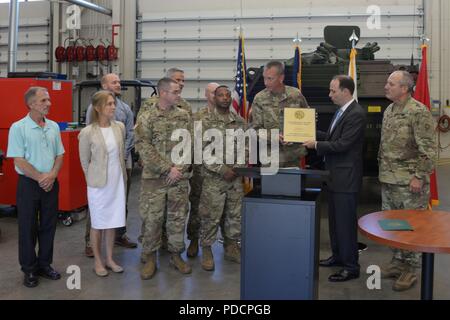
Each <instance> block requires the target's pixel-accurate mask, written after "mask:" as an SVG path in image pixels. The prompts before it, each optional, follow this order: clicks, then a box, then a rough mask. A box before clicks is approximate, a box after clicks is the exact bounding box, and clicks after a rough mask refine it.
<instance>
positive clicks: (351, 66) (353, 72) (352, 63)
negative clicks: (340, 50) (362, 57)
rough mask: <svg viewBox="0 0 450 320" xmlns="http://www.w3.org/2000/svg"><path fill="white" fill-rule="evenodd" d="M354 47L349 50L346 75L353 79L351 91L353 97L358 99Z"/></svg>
mask: <svg viewBox="0 0 450 320" xmlns="http://www.w3.org/2000/svg"><path fill="white" fill-rule="evenodd" d="M356 55H357V53H356V49H355V48H352V50H351V51H350V63H349V65H348V76H349V77H351V78H352V79H353V82H354V83H355V91H354V92H353V98H354V99H355V100H356V101H358V90H357V87H358V76H357V74H356Z"/></svg>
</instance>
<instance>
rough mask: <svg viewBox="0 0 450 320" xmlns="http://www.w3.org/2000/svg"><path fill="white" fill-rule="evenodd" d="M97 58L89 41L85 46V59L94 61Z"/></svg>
mask: <svg viewBox="0 0 450 320" xmlns="http://www.w3.org/2000/svg"><path fill="white" fill-rule="evenodd" d="M96 58H97V54H96V51H95V47H94V46H93V45H92V44H91V43H90V42H89V45H88V46H87V47H86V60H87V61H94V60H95V59H96Z"/></svg>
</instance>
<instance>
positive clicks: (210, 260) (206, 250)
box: [202, 246, 214, 271]
mask: <svg viewBox="0 0 450 320" xmlns="http://www.w3.org/2000/svg"><path fill="white" fill-rule="evenodd" d="M202 268H203V270H206V271H213V270H214V256H213V253H212V250H211V247H210V246H207V247H202Z"/></svg>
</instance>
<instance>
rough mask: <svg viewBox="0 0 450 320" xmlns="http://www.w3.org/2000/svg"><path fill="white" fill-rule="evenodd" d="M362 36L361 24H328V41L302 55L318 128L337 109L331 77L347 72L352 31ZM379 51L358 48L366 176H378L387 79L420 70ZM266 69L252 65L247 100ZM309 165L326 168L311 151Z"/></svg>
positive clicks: (288, 77) (373, 46)
mask: <svg viewBox="0 0 450 320" xmlns="http://www.w3.org/2000/svg"><path fill="white" fill-rule="evenodd" d="M353 32H355V33H356V35H357V37H358V38H359V37H360V29H359V27H358V26H327V27H325V29H324V40H325V42H322V43H320V45H319V46H318V47H317V50H316V51H314V52H311V53H304V54H302V93H303V95H304V96H305V98H306V99H307V100H308V103H309V105H310V106H311V107H313V108H315V109H316V110H317V128H318V129H319V130H322V131H326V130H327V129H328V127H329V125H330V122H331V119H332V118H333V115H334V113H335V111H336V109H337V106H335V105H334V104H333V102H332V101H331V99H330V98H329V97H328V94H329V84H330V81H331V79H332V78H333V77H334V76H335V75H338V74H348V65H349V55H350V50H351V47H352V44H351V42H350V41H349V38H350V36H351V35H352V33H353ZM379 50H380V47H379V46H378V44H377V43H376V42H375V43H367V44H366V45H365V46H364V47H362V48H359V49H358V48H357V52H358V54H357V63H356V65H357V77H358V82H357V90H358V101H359V103H360V104H361V106H362V107H363V108H365V110H366V111H367V120H368V122H367V128H366V131H365V144H364V175H365V176H377V175H378V163H377V154H378V146H379V142H380V135H381V122H382V118H383V112H384V110H385V109H386V108H387V106H388V105H389V104H390V103H391V102H390V101H389V100H388V99H386V98H385V94H384V86H385V84H386V80H387V78H388V77H389V74H391V73H392V72H393V71H395V70H407V71H409V72H412V73H416V74H417V72H418V66H417V65H412V64H411V65H408V66H405V65H393V64H392V63H391V61H389V60H376V59H375V53H376V52H377V51H379ZM293 60H294V59H293V58H292V59H290V60H288V61H286V62H285V66H286V68H285V84H286V85H292V83H293V80H292V79H293ZM263 69H264V67H263V66H262V67H260V68H249V69H248V70H247V75H248V83H249V85H248V90H247V92H248V100H249V102H250V103H251V102H252V101H253V98H254V97H255V95H256V94H257V93H258V92H259V91H261V90H263V89H264V88H265V87H264V79H263ZM307 164H308V165H309V166H310V167H311V168H312V169H321V168H323V163H322V159H321V158H319V157H317V156H316V155H315V152H310V153H309V155H308V157H307Z"/></svg>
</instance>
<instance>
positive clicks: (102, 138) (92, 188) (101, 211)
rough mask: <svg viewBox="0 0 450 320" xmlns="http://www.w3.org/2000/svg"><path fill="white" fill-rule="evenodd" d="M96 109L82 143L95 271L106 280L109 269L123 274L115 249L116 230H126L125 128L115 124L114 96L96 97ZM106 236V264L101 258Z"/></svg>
mask: <svg viewBox="0 0 450 320" xmlns="http://www.w3.org/2000/svg"><path fill="white" fill-rule="evenodd" d="M92 106H93V108H92V117H91V118H92V123H91V124H90V125H88V126H87V127H86V128H84V129H83V130H81V132H80V134H79V136H78V139H79V149H80V161H81V166H82V168H83V171H84V175H85V177H86V182H87V186H88V187H87V196H88V204H89V210H90V214H91V222H92V226H91V244H92V250H93V252H94V257H95V267H94V271H95V273H96V274H97V275H98V276H100V277H105V276H107V275H108V271H107V270H106V269H110V270H112V271H113V272H118V273H120V272H123V268H122V267H121V266H119V265H118V264H117V263H116V262H115V261H114V260H113V248H114V236H115V228H118V227H123V226H125V186H126V177H127V175H126V171H125V159H124V154H125V152H124V144H125V143H124V141H125V127H124V125H123V123H121V122H116V121H114V120H113V119H114V114H115V109H116V106H115V100H114V96H113V94H112V93H111V92H109V91H99V92H97V93H95V94H94V96H93V97H92ZM103 234H104V236H105V242H106V243H105V244H106V261H105V263H104V262H103V259H102V257H101V247H102V236H103Z"/></svg>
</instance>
